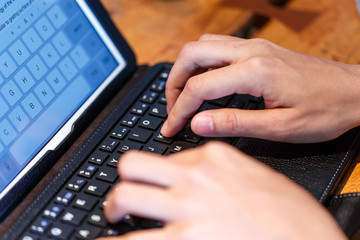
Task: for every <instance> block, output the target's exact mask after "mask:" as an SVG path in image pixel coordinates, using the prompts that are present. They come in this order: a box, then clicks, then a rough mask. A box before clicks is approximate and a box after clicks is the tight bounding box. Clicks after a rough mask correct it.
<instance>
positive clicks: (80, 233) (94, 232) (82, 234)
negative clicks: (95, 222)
mask: <svg viewBox="0 0 360 240" xmlns="http://www.w3.org/2000/svg"><path fill="white" fill-rule="evenodd" d="M100 234H101V230H100V229H99V228H97V227H94V226H90V225H84V226H81V227H80V228H79V229H78V230H77V231H76V235H75V236H76V239H80V240H93V239H96V238H97V237H99V236H100Z"/></svg>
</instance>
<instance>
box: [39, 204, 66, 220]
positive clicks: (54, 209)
mask: <svg viewBox="0 0 360 240" xmlns="http://www.w3.org/2000/svg"><path fill="white" fill-rule="evenodd" d="M63 211H64V208H63V207H61V206H59V205H57V204H50V205H49V206H48V207H47V208H46V209H45V210H44V211H43V217H44V218H48V219H50V220H57V219H58V218H59V217H60V215H61V213H62V212H63Z"/></svg>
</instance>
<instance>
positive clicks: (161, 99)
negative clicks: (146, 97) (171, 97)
mask: <svg viewBox="0 0 360 240" xmlns="http://www.w3.org/2000/svg"><path fill="white" fill-rule="evenodd" d="M159 103H161V104H165V105H166V97H165V93H162V94H160V97H159Z"/></svg>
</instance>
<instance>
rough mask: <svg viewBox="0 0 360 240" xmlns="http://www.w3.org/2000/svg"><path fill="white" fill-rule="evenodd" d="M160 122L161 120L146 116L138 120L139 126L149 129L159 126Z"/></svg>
mask: <svg viewBox="0 0 360 240" xmlns="http://www.w3.org/2000/svg"><path fill="white" fill-rule="evenodd" d="M161 124H162V120H161V119H159V118H155V117H150V116H146V117H144V118H142V119H141V121H140V125H139V126H140V127H142V128H146V129H150V130H154V131H155V130H156V129H158V128H159V126H160V125H161Z"/></svg>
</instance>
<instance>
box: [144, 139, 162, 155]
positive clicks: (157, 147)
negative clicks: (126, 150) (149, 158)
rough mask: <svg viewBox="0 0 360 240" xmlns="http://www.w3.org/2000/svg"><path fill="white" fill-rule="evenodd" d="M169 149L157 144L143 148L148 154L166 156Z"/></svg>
mask: <svg viewBox="0 0 360 240" xmlns="http://www.w3.org/2000/svg"><path fill="white" fill-rule="evenodd" d="M167 149H168V147H167V146H166V145H164V144H161V143H156V142H149V143H148V144H146V145H145V146H144V148H143V150H144V151H146V152H151V153H157V154H161V155H162V154H164V153H165V152H166V150H167Z"/></svg>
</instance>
